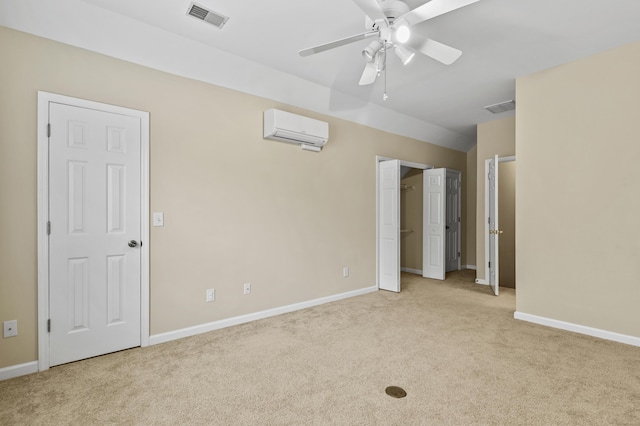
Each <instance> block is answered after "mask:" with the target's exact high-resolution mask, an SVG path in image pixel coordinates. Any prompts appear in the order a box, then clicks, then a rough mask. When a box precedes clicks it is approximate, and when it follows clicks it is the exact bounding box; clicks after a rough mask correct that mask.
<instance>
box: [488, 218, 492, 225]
mask: <svg viewBox="0 0 640 426" xmlns="http://www.w3.org/2000/svg"><path fill="white" fill-rule="evenodd" d="M487 223H488V224H489V225H491V218H490V217H488V218H487Z"/></svg>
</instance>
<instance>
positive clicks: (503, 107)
mask: <svg viewBox="0 0 640 426" xmlns="http://www.w3.org/2000/svg"><path fill="white" fill-rule="evenodd" d="M484 109H486V110H487V111H489V112H491V113H493V114H500V113H501V112H506V111H512V110H514V109H516V101H514V100H511V101H505V102H500V103H499V104H493V105H489V106H486V107H484Z"/></svg>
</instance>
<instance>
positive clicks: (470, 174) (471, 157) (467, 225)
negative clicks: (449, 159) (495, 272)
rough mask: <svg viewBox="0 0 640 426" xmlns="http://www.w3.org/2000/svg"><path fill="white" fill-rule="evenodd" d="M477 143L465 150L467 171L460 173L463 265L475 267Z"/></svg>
mask: <svg viewBox="0 0 640 426" xmlns="http://www.w3.org/2000/svg"><path fill="white" fill-rule="evenodd" d="M477 162H478V145H477V144H476V145H474V146H473V148H471V149H470V150H469V151H468V152H467V172H466V173H463V174H462V194H463V198H462V211H463V212H465V213H466V220H465V221H464V222H462V225H463V231H462V235H463V236H464V238H465V243H464V244H465V246H466V247H465V251H463V253H466V256H465V260H466V262H465V261H464V260H463V265H467V266H471V267H476V266H477V261H476V193H477V191H478V188H477V182H478V176H477V173H478V172H477V170H478V164H477ZM463 256H464V255H463Z"/></svg>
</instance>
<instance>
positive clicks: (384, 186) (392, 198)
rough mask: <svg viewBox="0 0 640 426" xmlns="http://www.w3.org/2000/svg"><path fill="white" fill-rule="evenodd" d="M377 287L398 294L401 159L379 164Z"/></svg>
mask: <svg viewBox="0 0 640 426" xmlns="http://www.w3.org/2000/svg"><path fill="white" fill-rule="evenodd" d="M378 179H379V185H380V192H379V193H380V197H379V198H378V203H379V205H378V211H379V214H380V217H379V220H378V223H379V225H378V226H379V229H378V238H379V239H380V240H379V244H378V247H379V250H380V259H379V261H378V268H379V271H378V276H379V288H380V289H381V290H389V291H395V292H399V291H400V160H387V161H381V162H380V163H378Z"/></svg>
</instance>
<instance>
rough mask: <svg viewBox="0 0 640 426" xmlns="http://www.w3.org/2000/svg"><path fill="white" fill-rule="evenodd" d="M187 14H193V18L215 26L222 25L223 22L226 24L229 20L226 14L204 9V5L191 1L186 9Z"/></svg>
mask: <svg viewBox="0 0 640 426" xmlns="http://www.w3.org/2000/svg"><path fill="white" fill-rule="evenodd" d="M187 15H189V16H193V17H194V18H196V19H199V20H201V21H205V22H208V23H209V24H211V25H213V26H214V27H216V28H222V27H224V24H226V23H227V21H228V20H229V17H228V16H224V15H222V14H220V13H218V12H214V11H212V10H208V9H205V8H204V7H202V6H200V5H198V4H196V3H191V4H190V5H189V9H187Z"/></svg>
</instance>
